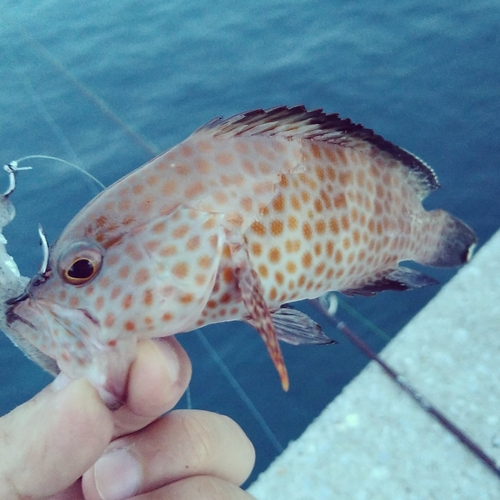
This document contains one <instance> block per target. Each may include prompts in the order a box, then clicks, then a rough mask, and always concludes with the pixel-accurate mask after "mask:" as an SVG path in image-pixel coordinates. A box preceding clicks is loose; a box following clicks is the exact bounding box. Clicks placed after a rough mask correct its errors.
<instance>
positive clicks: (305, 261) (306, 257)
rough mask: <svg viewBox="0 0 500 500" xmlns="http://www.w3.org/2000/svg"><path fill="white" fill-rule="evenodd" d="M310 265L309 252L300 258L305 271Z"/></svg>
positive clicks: (310, 257)
mask: <svg viewBox="0 0 500 500" xmlns="http://www.w3.org/2000/svg"><path fill="white" fill-rule="evenodd" d="M311 264H312V255H311V252H305V253H304V255H303V256H302V265H303V266H304V267H305V268H306V269H307V268H308V267H311Z"/></svg>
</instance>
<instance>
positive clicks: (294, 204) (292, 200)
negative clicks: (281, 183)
mask: <svg viewBox="0 0 500 500" xmlns="http://www.w3.org/2000/svg"><path fill="white" fill-rule="evenodd" d="M290 204H291V205H292V208H293V209H294V210H300V209H301V204H300V200H299V199H298V198H297V196H296V195H294V194H292V196H291V197H290Z"/></svg>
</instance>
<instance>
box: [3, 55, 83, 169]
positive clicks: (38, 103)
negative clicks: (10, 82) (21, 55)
mask: <svg viewBox="0 0 500 500" xmlns="http://www.w3.org/2000/svg"><path fill="white" fill-rule="evenodd" d="M9 54H10V57H11V59H12V60H13V61H14V62H15V64H14V65H13V67H18V68H20V67H21V65H20V62H19V59H18V58H17V57H16V55H15V54H14V52H13V51H12V50H11V49H10V47H9ZM17 73H18V75H19V78H20V79H21V82H22V84H23V85H24V88H25V90H26V92H27V93H28V94H29V95H30V97H31V100H32V101H33V103H34V105H35V107H36V108H37V110H38V112H39V113H40V115H41V116H42V118H43V119H44V120H45V122H46V123H47V125H48V126H49V128H51V129H52V132H53V133H54V135H55V136H56V137H57V139H58V140H59V141H60V143H61V144H62V145H63V147H64V148H65V149H66V151H67V153H68V154H69V156H70V157H71V158H72V159H73V161H76V160H78V155H77V154H76V151H75V150H74V149H73V146H71V143H70V142H69V140H68V138H67V137H66V135H65V134H64V132H63V131H62V129H61V127H59V125H58V124H57V123H56V121H55V120H54V118H53V116H52V115H51V114H50V113H49V110H48V109H47V107H46V106H45V104H44V102H43V99H42V98H41V97H40V95H39V94H38V93H37V92H36V91H35V88H34V87H33V84H32V83H31V80H30V79H29V77H28V76H27V72H25V71H17ZM18 161H19V160H18Z"/></svg>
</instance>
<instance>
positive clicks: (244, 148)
mask: <svg viewBox="0 0 500 500" xmlns="http://www.w3.org/2000/svg"><path fill="white" fill-rule="evenodd" d="M234 150H235V151H236V152H237V153H239V154H240V155H246V154H248V153H249V152H250V148H249V146H248V144H247V143H246V142H243V141H238V142H236V144H235V145H234Z"/></svg>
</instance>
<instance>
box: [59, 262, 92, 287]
mask: <svg viewBox="0 0 500 500" xmlns="http://www.w3.org/2000/svg"><path fill="white" fill-rule="evenodd" d="M95 273H96V265H95V263H94V262H92V261H91V260H90V259H86V258H83V259H77V260H75V262H73V264H72V265H71V267H70V268H69V269H68V270H67V271H66V273H65V278H66V281H67V282H68V283H71V284H73V285H80V284H82V283H87V281H89V280H91V279H92V278H93V277H94V274H95Z"/></svg>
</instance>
